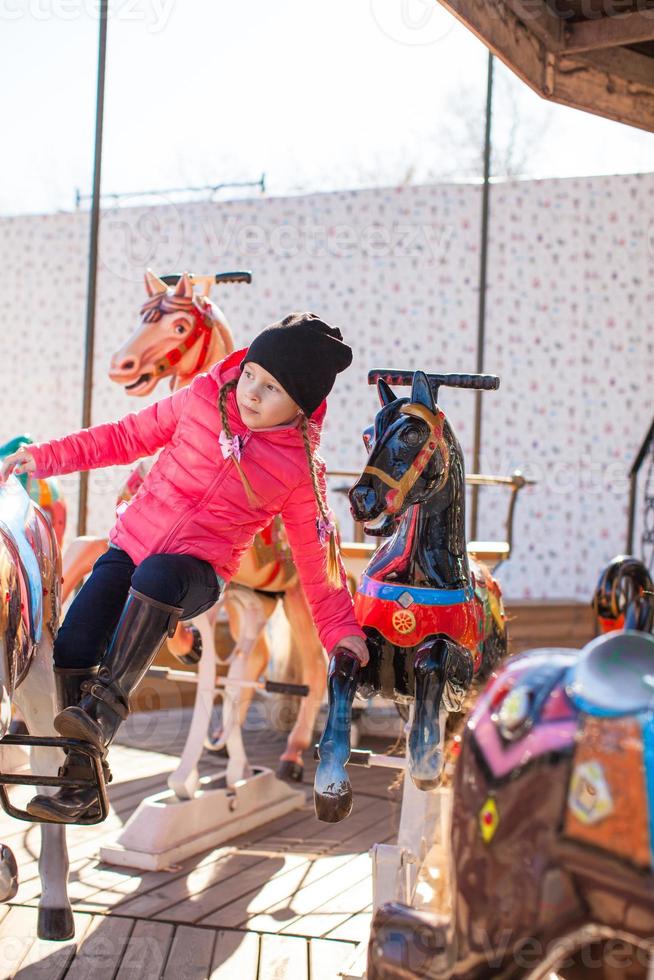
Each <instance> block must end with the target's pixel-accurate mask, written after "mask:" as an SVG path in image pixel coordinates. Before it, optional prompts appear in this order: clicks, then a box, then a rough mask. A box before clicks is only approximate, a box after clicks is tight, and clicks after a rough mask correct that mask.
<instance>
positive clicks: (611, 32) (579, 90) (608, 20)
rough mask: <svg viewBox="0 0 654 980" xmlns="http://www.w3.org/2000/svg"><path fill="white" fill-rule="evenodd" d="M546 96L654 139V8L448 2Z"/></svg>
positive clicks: (609, 1)
mask: <svg viewBox="0 0 654 980" xmlns="http://www.w3.org/2000/svg"><path fill="white" fill-rule="evenodd" d="M440 2H441V4H442V6H444V7H445V8H446V9H447V10H449V11H450V12H451V13H452V14H454V16H455V17H457V18H458V19H459V20H460V21H462V22H463V23H464V24H465V25H466V26H467V27H469V28H470V30H471V31H473V32H474V33H475V34H476V35H477V37H478V38H480V39H481V40H482V41H483V42H484V44H486V45H487V46H488V47H489V48H490V49H491V51H492V52H493V53H494V54H496V55H497V56H498V57H499V58H501V59H502V61H503V62H504V63H505V64H506V65H508V66H509V68H511V69H512V70H513V71H514V72H515V73H516V74H517V75H519V76H520V78H522V79H523V81H525V82H526V83H527V84H528V85H529V86H531V88H533V89H534V90H535V91H536V92H538V93H539V95H542V96H543V97H544V98H546V99H550V100H551V101H553V102H560V103H561V104H562V105H568V106H574V107H575V108H577V109H585V110H586V111H587V112H594V113H596V114H597V115H599V116H606V117H607V118H609V119H615V120H617V121H618V122H623V123H628V124H629V125H631V126H638V127H640V128H641V129H646V130H648V131H649V132H654V0H644V2H643V0H635V2H634V0H440Z"/></svg>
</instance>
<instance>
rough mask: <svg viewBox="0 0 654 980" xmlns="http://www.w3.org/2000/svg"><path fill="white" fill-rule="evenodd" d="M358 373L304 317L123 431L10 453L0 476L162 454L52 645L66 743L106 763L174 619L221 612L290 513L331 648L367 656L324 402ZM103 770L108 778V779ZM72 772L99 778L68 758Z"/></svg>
mask: <svg viewBox="0 0 654 980" xmlns="http://www.w3.org/2000/svg"><path fill="white" fill-rule="evenodd" d="M351 361H352V351H351V349H350V348H349V347H348V346H347V345H346V344H344V343H343V338H342V335H341V332H340V330H339V329H338V328H336V327H330V326H328V325H327V324H326V323H324V322H323V321H322V320H321V319H319V317H317V316H316V315H315V314H313V313H293V314H291V315H290V316H287V317H286V318H285V319H283V320H281V321H280V322H278V323H274V324H272V326H270V327H268V328H267V329H266V330H264V331H263V333H261V334H260V335H259V336H258V337H257V338H256V339H255V340H254V341H253V343H252V344H251V345H250V347H249V348H248V349H247V350H240V351H235V352H234V353H233V354H230V355H229V356H228V357H226V358H225V359H224V360H223V361H221V362H220V363H219V364H216V365H215V366H214V367H212V368H211V370H210V371H209V372H208V373H207V374H203V375H200V376H199V377H197V378H196V379H195V380H194V381H193V383H192V384H191V385H189V386H188V387H186V388H182V389H181V390H180V391H178V392H176V393H175V394H174V395H172V396H171V397H169V398H165V399H163V400H162V401H159V402H157V403H156V404H155V405H152V406H151V407H150V408H146V409H144V410H143V411H141V412H137V413H134V414H130V415H127V416H125V418H123V419H121V420H120V421H119V422H110V423H108V424H106V425H98V426H93V427H92V428H90V429H83V430H82V431H81V432H76V433H74V434H73V435H69V436H65V437H64V438H63V439H56V440H53V441H52V442H46V443H41V444H40V445H36V446H34V445H32V446H24V447H22V448H21V449H20V450H18V452H16V453H14V454H12V455H11V456H8V457H7V458H6V459H5V461H4V464H3V467H2V471H1V479H2V480H5V479H6V478H7V476H8V474H9V473H10V472H11V471H12V470H13V471H14V472H15V473H19V474H20V473H34V474H35V475H36V476H39V477H45V476H53V475H55V474H62V473H70V472H74V471H77V470H88V469H93V468H96V467H100V466H114V465H118V464H125V463H132V462H134V461H135V460H137V459H139V458H141V457H143V456H151V455H152V454H153V453H155V452H156V451H157V450H158V449H160V448H161V447H163V448H161V453H160V454H159V457H158V459H157V461H156V463H155V464H154V465H153V467H152V469H151V470H150V473H149V474H148V476H147V478H146V479H145V481H144V483H143V485H142V486H141V488H140V489H139V491H138V493H137V494H136V496H135V497H134V498H133V499H132V500H131V501H130V503H129V504H125V505H124V509H123V510H122V512H120V513H119V516H118V519H117V521H116V524H115V525H114V527H113V529H112V531H111V533H110V536H109V540H110V547H109V549H108V551H107V552H106V553H105V554H104V555H102V556H101V557H100V558H99V559H98V561H97V562H96V563H95V565H94V567H93V571H92V573H91V575H90V576H89V578H88V579H87V581H86V583H85V584H84V586H83V587H82V589H81V590H80V592H79V593H78V595H77V597H76V598H75V600H74V601H73V603H72V605H71V606H70V608H69V610H68V613H67V615H66V618H65V620H64V622H63V624H62V626H61V629H60V630H59V633H58V635H57V638H56V640H55V645H54V663H55V679H56V684H57V697H58V701H59V705H60V709H61V710H60V713H59V714H58V715H57V717H56V719H55V723H54V724H55V728H56V729H57V731H58V732H59V733H60V734H61V735H63V736H65V737H67V738H79V739H83V740H85V741H88V742H90V743H92V744H93V745H94V746H96V747H97V748H98V749H99V750H100V751H101V752H102V753H103V757H104V756H106V750H107V748H108V746H109V744H110V743H111V741H112V740H113V738H114V736H115V735H116V732H117V730H118V728H119V726H120V724H121V722H123V721H124V720H125V718H126V717H127V714H128V711H129V696H130V693H131V692H132V691H133V690H134V688H136V686H137V685H138V683H139V681H140V680H141V679H142V677H143V676H144V675H145V673H146V671H147V669H148V667H149V666H150V664H151V663H152V660H153V659H154V657H155V655H156V653H157V651H158V650H159V648H160V647H161V645H162V643H163V641H164V639H165V637H166V636H167V635H168V636H171V635H172V633H173V631H174V630H175V627H176V625H177V622H178V620H179V619H180V618H181V619H190V618H192V617H193V616H197V615H198V614H199V613H201V612H203V611H204V610H205V609H208V608H209V607H210V606H212V605H213V604H214V603H215V602H216V601H217V599H218V598H219V596H220V594H221V591H222V590H223V588H224V586H225V583H226V582H228V581H229V579H230V578H231V576H232V575H233V574H234V572H235V571H236V569H237V568H238V566H239V563H240V559H241V556H242V554H243V552H244V551H245V550H246V549H247V548H248V547H249V546H250V545H251V543H252V539H253V537H254V535H255V534H256V533H257V532H259V531H261V530H262V529H263V528H264V527H265V526H266V525H267V524H268V523H269V522H270V520H271V519H272V518H273V517H274V516H275V515H276V514H281V516H282V518H283V520H284V524H285V526H286V531H287V534H288V538H289V542H290V545H291V548H292V551H293V557H294V559H295V562H296V565H297V568H298V572H299V575H300V580H301V582H302V585H303V587H304V590H305V592H306V595H307V599H308V601H309V604H310V607H311V611H312V614H313V617H314V619H315V622H316V626H317V629H318V633H319V635H320V640H321V642H322V643H323V645H324V646H325V648H326V649H327V650H328V651H329V652H330V656H331V655H332V654H333V653H334V651H335V649H336V648H337V647H344V648H346V649H347V650H349V651H351V652H352V653H353V654H355V656H356V657H358V659H359V661H360V662H361V663H362V664H365V663H366V662H367V659H368V652H367V649H366V644H365V640H364V634H363V632H362V631H361V630H360V629H359V627H358V626H357V622H356V619H355V617H354V609H353V605H352V600H351V598H350V594H349V592H348V590H347V587H346V585H345V574H344V571H343V566H342V563H341V561H340V558H339V556H338V552H337V548H336V539H335V533H334V525H333V523H332V520H331V515H330V511H329V510H328V507H327V503H326V500H325V468H324V463H323V462H322V461H321V460H320V459H319V457H318V456H317V455H316V450H317V447H318V443H319V438H320V428H321V425H322V422H323V419H324V417H325V411H326V403H325V398H326V396H327V395H328V394H329V392H330V391H331V389H332V387H333V384H334V381H335V379H336V375H337V374H338V373H339V372H340V371H344V370H345V369H346V368H347V367H348V366H349V365H350V363H351ZM104 766H105V777H106V779H107V780H108V779H110V773H109V770H108V768H107V767H106V762H105V763H104ZM61 773H62V774H63V775H65V776H67V777H69V778H70V779H79V778H86V777H88V776H89V762H88V760H87V758H86V757H85V756H84V755H83V754H82V753H79V752H78V753H76V752H74V751H71V752H69V753H68V755H67V757H66V761H65V764H64V766H63V770H62V771H61ZM96 805H97V798H96V794H95V792H94V790H93V789H90V788H87V787H79V788H76V787H63V788H62V789H60V790H59V791H58V792H57V793H56V794H55V795H54V796H37V797H35V799H34V800H32V801H31V803H30V804H29V805H28V810H29V812H30V813H31V814H33V815H34V816H35V817H41V818H42V817H47V818H48V819H60V820H66V821H69V820H78V819H79V818H80V817H84V816H90V815H91V814H92V813H93V812H94V809H95V807H96Z"/></svg>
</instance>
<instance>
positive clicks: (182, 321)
mask: <svg viewBox="0 0 654 980" xmlns="http://www.w3.org/2000/svg"><path fill="white" fill-rule="evenodd" d="M145 286H146V289H147V292H148V299H147V300H146V302H145V303H144V304H143V306H142V307H141V322H140V324H139V326H138V327H137V329H136V330H135V331H134V333H133V334H132V335H131V337H130V338H129V340H128V341H127V342H126V343H125V344H123V346H122V347H121V348H120V349H119V350H117V351H116V353H115V354H114V355H113V357H112V358H111V365H110V368H109V377H110V378H111V380H112V381H115V382H116V383H117V384H120V385H123V387H124V389H125V391H126V392H127V394H128V395H148V394H149V393H150V392H151V391H152V389H153V388H154V387H155V385H156V384H157V382H158V381H159V380H160V379H161V378H166V377H170V378H171V381H170V387H171V389H174V388H178V387H181V386H182V385H183V384H185V383H187V382H188V381H190V380H191V379H192V378H193V377H194V376H195V374H198V373H199V372H200V371H202V370H203V369H204V368H205V367H206V366H208V365H209V364H211V363H215V361H218V360H220V359H221V358H222V357H224V356H225V355H226V354H229V353H230V352H231V351H233V350H234V338H233V337H232V333H231V330H230V329H229V324H228V323H227V320H226V318H225V316H224V314H223V313H222V311H221V310H220V309H219V308H218V307H217V306H216V305H215V304H214V303H212V302H211V301H210V300H209V299H208V298H207V297H206V296H199V295H197V294H196V293H194V291H193V283H192V281H191V278H190V276H188V275H187V274H186V273H185V274H184V275H183V276H181V277H180V279H179V282H178V283H177V285H176V286H175V287H174V288H168V286H167V285H166V283H165V282H163V281H162V280H161V279H158V278H157V276H155V275H154V273H153V272H151V271H150V269H148V271H147V272H146V274H145Z"/></svg>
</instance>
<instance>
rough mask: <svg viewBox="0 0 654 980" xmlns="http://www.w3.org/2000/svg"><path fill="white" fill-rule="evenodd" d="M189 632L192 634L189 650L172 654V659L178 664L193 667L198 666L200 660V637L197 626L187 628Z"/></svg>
mask: <svg viewBox="0 0 654 980" xmlns="http://www.w3.org/2000/svg"><path fill="white" fill-rule="evenodd" d="M189 630H190V631H191V633H192V634H193V643H192V645H191V649H190V650H189V651H188V652H187V653H179V654H178V653H173V657H175V659H176V660H179V662H180V664H187V665H188V666H193V665H194V664H199V663H200V660H201V659H202V636H201V635H200V630H199V629H198V628H197V626H189ZM171 652H172V651H171Z"/></svg>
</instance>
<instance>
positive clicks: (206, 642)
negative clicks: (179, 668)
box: [168, 606, 216, 800]
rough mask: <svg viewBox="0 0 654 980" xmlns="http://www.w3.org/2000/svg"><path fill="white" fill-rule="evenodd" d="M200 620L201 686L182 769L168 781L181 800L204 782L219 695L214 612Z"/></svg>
mask: <svg viewBox="0 0 654 980" xmlns="http://www.w3.org/2000/svg"><path fill="white" fill-rule="evenodd" d="M215 608H216V607H215V606H214V607H212V609H211V610H209V611H208V612H206V613H203V614H202V615H201V616H198V618H197V620H196V623H197V628H198V629H199V631H200V636H201V637H202V657H201V658H200V665H199V667H198V682H197V688H196V692H195V702H194V704H193V717H192V719H191V725H190V727H189V731H188V735H187V736H186V742H185V744H184V750H183V752H182V756H181V758H180V760H179V765H178V766H177V769H175V771H174V772H172V773H171V774H170V776H169V777H168V786H169V787H170V789H171V790H172V791H173V793H175V795H176V796H177V798H178V799H180V800H190V799H192V798H193V796H194V795H195V791H196V790H197V788H198V784H199V782H200V774H199V771H198V761H199V759H200V756H201V754H202V748H203V744H204V737H205V734H206V731H207V727H208V725H209V720H210V718H211V711H212V709H213V702H214V697H215V694H216V648H215V645H214V614H213V613H214V610H215Z"/></svg>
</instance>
